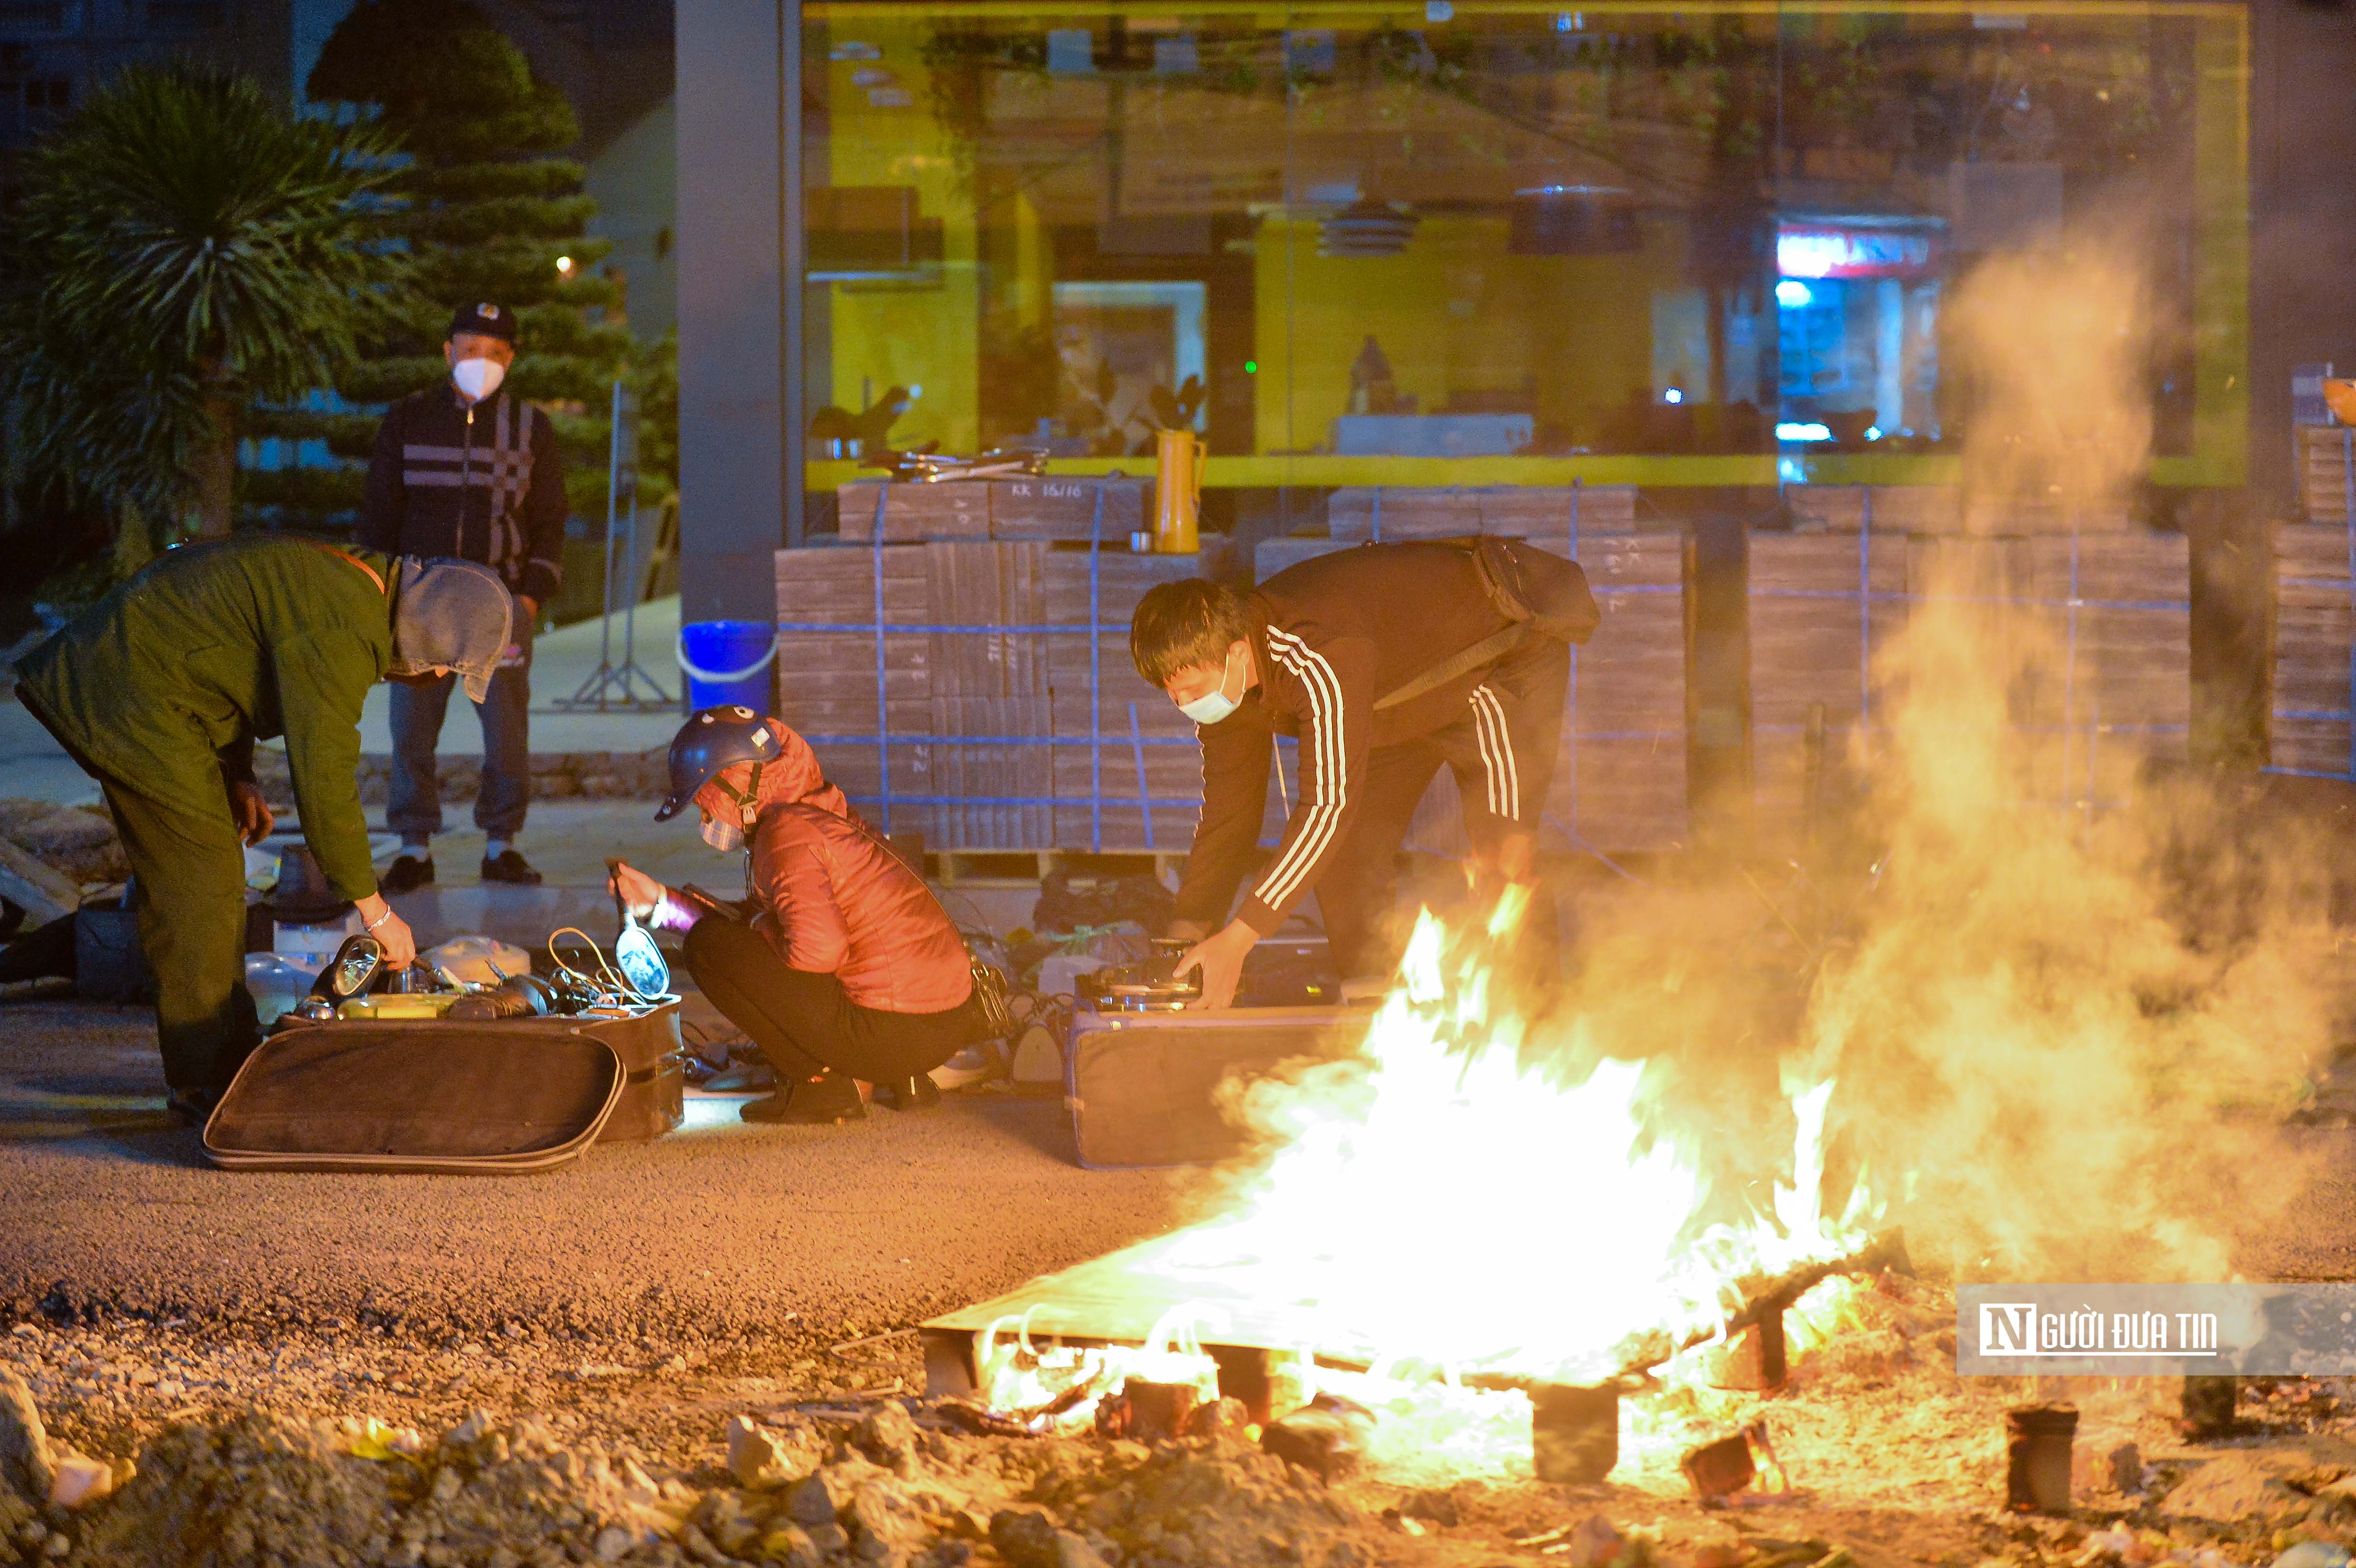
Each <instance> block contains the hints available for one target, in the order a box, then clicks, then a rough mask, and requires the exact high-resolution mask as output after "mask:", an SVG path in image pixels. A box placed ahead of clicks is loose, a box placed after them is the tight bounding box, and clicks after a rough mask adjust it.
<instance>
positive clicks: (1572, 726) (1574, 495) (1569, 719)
mask: <svg viewBox="0 0 2356 1568" xmlns="http://www.w3.org/2000/svg"><path fill="white" fill-rule="evenodd" d="M1581 483H1582V481H1580V480H1578V479H1573V480H1572V481H1571V482H1570V559H1571V560H1578V559H1579V492H1580V485H1581ZM1565 699H1566V700H1565V701H1564V704H1563V709H1564V711H1563V716H1562V721H1563V725H1564V727H1565V728H1567V729H1568V730H1569V731H1570V745H1569V748H1568V749H1569V753H1570V792H1569V793H1570V824H1571V825H1570V827H1569V828H1568V829H1566V831H1568V832H1570V833H1571V834H1572V836H1573V837H1577V829H1578V827H1579V645H1578V644H1577V643H1572V644H1571V645H1570V684H1569V687H1568V688H1566V691H1565Z"/></svg>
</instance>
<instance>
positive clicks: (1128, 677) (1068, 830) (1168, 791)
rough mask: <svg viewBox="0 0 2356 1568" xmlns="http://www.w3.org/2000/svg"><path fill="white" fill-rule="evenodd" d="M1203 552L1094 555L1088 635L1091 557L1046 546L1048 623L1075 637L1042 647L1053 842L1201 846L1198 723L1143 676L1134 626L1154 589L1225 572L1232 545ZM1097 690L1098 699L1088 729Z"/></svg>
mask: <svg viewBox="0 0 2356 1568" xmlns="http://www.w3.org/2000/svg"><path fill="white" fill-rule="evenodd" d="M1203 545H1204V549H1203V552H1202V553H1201V554H1200V555H1199V556H1193V555H1131V554H1130V553H1128V552H1127V551H1125V550H1100V551H1097V552H1095V555H1096V560H1095V596H1096V609H1095V621H1094V624H1095V625H1096V627H1097V631H1096V635H1095V636H1094V637H1093V638H1091V637H1090V635H1089V633H1088V627H1089V625H1090V619H1089V575H1090V571H1089V557H1090V552H1089V551H1088V550H1086V549H1072V548H1069V547H1060V546H1059V547H1049V549H1048V551H1047V555H1046V558H1045V563H1046V574H1047V578H1046V580H1047V620H1048V622H1049V623H1050V624H1053V625H1055V626H1057V627H1059V628H1060V627H1069V628H1071V629H1070V630H1068V631H1064V630H1058V631H1055V632H1054V633H1051V634H1049V635H1048V636H1047V637H1046V639H1045V641H1046V644H1047V653H1046V658H1047V668H1048V685H1049V688H1050V689H1051V691H1052V694H1053V702H1054V733H1055V740H1056V744H1055V759H1054V767H1055V799H1056V801H1057V803H1058V804H1057V805H1056V806H1055V843H1056V844H1057V845H1060V846H1063V847H1066V848H1077V849H1087V848H1098V847H1101V848H1106V849H1183V848H1185V847H1186V846H1187V844H1188V843H1189V842H1190V841H1192V839H1193V837H1194V822H1195V817H1196V815H1197V808H1198V806H1199V805H1200V803H1201V801H1202V798H1203V761H1202V754H1201V752H1200V750H1199V749H1198V748H1197V747H1196V745H1195V743H1194V723H1193V721H1192V720H1189V719H1187V717H1186V716H1185V715H1184V714H1183V713H1181V712H1179V711H1178V709H1176V708H1175V707H1174V706H1173V705H1172V703H1171V701H1170V699H1169V698H1168V697H1167V696H1166V695H1164V694H1163V693H1162V690H1161V689H1160V688H1156V687H1151V686H1148V685H1146V684H1145V681H1144V679H1143V677H1141V676H1139V674H1138V673H1137V667H1136V666H1135V665H1134V664H1132V663H1131V662H1130V656H1129V620H1130V615H1131V614H1133V613H1135V612H1136V609H1137V602H1138V601H1139V600H1141V599H1142V598H1144V597H1145V592H1146V590H1148V589H1150V588H1151V587H1153V586H1154V585H1155V584H1157V583H1162V582H1174V581H1179V580H1180V579H1182V578H1188V577H1221V576H1224V575H1225V574H1226V571H1227V562H1228V560H1229V551H1228V549H1227V541H1226V539H1224V538H1222V537H1221V536H1218V535H1215V534H1212V535H1205V537H1204V540H1203ZM1092 670H1093V672H1094V674H1093V677H1091V671H1092ZM1091 690H1094V691H1095V693H1096V698H1097V700H1096V705H1095V713H1094V717H1093V720H1092V719H1091V716H1090V711H1089V703H1088V694H1089V692H1090V691H1091ZM1141 758H1142V767H1141V766H1140V759H1141ZM1065 803H1069V804H1065ZM1099 803H1100V804H1099Z"/></svg>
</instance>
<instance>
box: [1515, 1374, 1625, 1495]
mask: <svg viewBox="0 0 2356 1568" xmlns="http://www.w3.org/2000/svg"><path fill="white" fill-rule="evenodd" d="M1530 1451H1531V1458H1532V1461H1533V1463H1534V1465H1535V1467H1536V1468H1537V1477H1538V1479H1539V1480H1541V1481H1562V1482H1569V1483H1573V1484H1579V1485H1584V1484H1588V1483H1591V1482H1595V1481H1600V1480H1601V1479H1603V1478H1604V1477H1606V1476H1609V1475H1610V1474H1611V1473H1612V1467H1613V1466H1615V1465H1617V1464H1618V1463H1619V1462H1620V1385H1619V1384H1618V1383H1617V1382H1607V1383H1598V1384H1594V1385H1591V1386H1577V1385H1571V1384H1563V1383H1541V1384H1540V1385H1538V1386H1537V1387H1536V1388H1534V1389H1532V1390H1530Z"/></svg>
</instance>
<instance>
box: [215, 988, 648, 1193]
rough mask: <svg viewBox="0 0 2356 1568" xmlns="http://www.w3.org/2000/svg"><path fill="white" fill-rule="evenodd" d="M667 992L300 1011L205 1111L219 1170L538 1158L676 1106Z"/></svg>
mask: <svg viewBox="0 0 2356 1568" xmlns="http://www.w3.org/2000/svg"><path fill="white" fill-rule="evenodd" d="M685 1083H686V1079H685V1075H684V1071H683V1063H682V1061H681V1058H680V1040H679V1006H678V1004H677V1003H676V1002H673V1003H669V1004H666V1005H665V1006H663V1007H661V1008H652V1009H649V1010H648V1011H647V1012H644V1013H639V1014H636V1015H631V1016H624V1017H614V1018H599V1017H594V1016H589V1015H578V1016H569V1017H565V1016H560V1017H550V1018H524V1019H495V1020H487V1021H480V1022H461V1021H453V1020H448V1019H415V1020H402V1021H347V1020H341V1019H331V1020H327V1021H324V1022H317V1023H314V1022H308V1021H305V1020H303V1019H295V1018H294V1017H293V1016H292V1015H290V1016H289V1017H288V1018H287V1019H285V1020H284V1023H283V1024H282V1026H281V1028H280V1029H278V1031H277V1032H276V1033H274V1034H273V1035H272V1036H271V1037H270V1038H269V1039H268V1040H264V1041H262V1044H261V1045H260V1046H259V1047H258V1048H256V1049H255V1051H254V1052H253V1054H252V1056H249V1057H248V1058H246V1061H245V1065H244V1066H242V1067H241V1068H240V1069H238V1072H237V1076H236V1077H235V1078H234V1079H233V1080H231V1082H230V1086H229V1089H228V1091H227V1093H224V1094H223V1095H222V1096H221V1102H220V1105H219V1106H218V1107H216V1108H215V1110H214V1112H213V1114H212V1116H211V1117H210V1118H209V1120H208V1121H207V1122H206V1124H205V1134H204V1143H205V1154H206V1157H208V1158H209V1159H210V1160H211V1161H212V1162H213V1163H214V1164H215V1165H218V1166H220V1167H221V1168H224V1169H230V1170H381V1171H439V1172H446V1173H457V1174H474V1175H497V1174H515V1173H521V1172H529V1171H538V1170H546V1169H549V1168H552V1167H554V1166H558V1165H562V1164H563V1163H564V1162H565V1161H567V1160H571V1159H574V1158H577V1157H580V1155H581V1154H582V1153H583V1152H584V1151H585V1150H586V1149H587V1148H588V1147H589V1146H590V1145H591V1144H593V1143H597V1142H601V1141H610V1142H640V1141H644V1140H646V1139H649V1138H658V1137H660V1136H663V1135H664V1134H665V1133H668V1132H669V1131H671V1130H672V1129H674V1128H675V1127H677V1126H678V1125H679V1124H680V1121H681V1119H682V1118H683V1115H684V1093H683V1092H684V1088H685Z"/></svg>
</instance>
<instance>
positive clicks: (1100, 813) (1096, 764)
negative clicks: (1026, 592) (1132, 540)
mask: <svg viewBox="0 0 2356 1568" xmlns="http://www.w3.org/2000/svg"><path fill="white" fill-rule="evenodd" d="M1104 507H1105V486H1104V485H1098V486H1097V506H1096V512H1095V514H1094V515H1093V516H1092V517H1090V518H1089V519H1088V849H1089V851H1090V852H1091V853H1093V854H1098V855H1101V854H1103V853H1104V674H1103V658H1104V625H1103V622H1104V595H1103V590H1104V574H1103V572H1102V571H1100V570H1099V567H1100V564H1101V562H1102V560H1103V557H1104ZM1049 837H1053V835H1052V834H1051V835H1050V836H1049Z"/></svg>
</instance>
